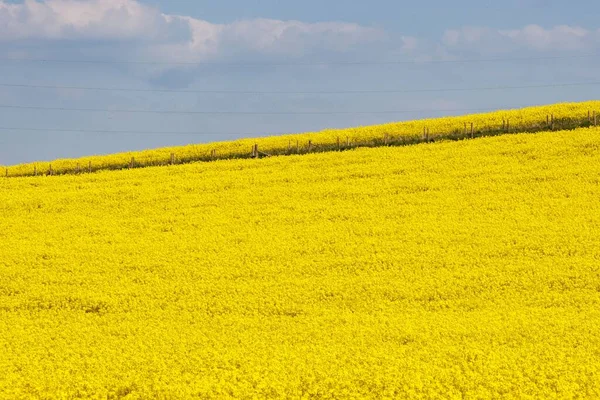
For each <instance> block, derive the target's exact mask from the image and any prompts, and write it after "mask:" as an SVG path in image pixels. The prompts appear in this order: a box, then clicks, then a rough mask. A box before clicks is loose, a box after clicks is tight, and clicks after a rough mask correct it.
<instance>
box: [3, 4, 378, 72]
mask: <svg viewBox="0 0 600 400" xmlns="http://www.w3.org/2000/svg"><path fill="white" fill-rule="evenodd" d="M384 38H385V34H384V32H383V31H381V30H379V29H375V28H369V27H364V26H361V25H359V24H354V23H345V22H322V23H305V22H300V21H281V20H273V19H252V20H241V21H236V22H232V23H229V24H214V23H211V22H208V21H204V20H201V19H196V18H192V17H189V16H180V15H168V14H164V13H161V12H160V11H159V10H157V9H156V8H153V7H149V6H147V5H144V4H142V3H140V2H138V1H136V0H87V1H84V0H46V1H42V0H26V1H25V2H24V3H21V4H12V3H6V2H5V1H1V0H0V43H1V42H5V43H6V42H15V41H24V40H28V41H32V40H33V41H36V40H37V41H55V42H56V41H88V42H89V41H101V42H106V41H113V42H121V43H123V42H126V43H127V42H129V43H135V45H136V46H137V48H138V50H139V48H144V51H145V52H147V53H149V54H148V55H150V56H153V57H161V58H165V57H168V58H169V59H171V60H173V61H182V62H184V61H190V62H193V61H201V60H206V59H211V58H215V57H218V56H223V55H227V54H231V53H233V52H242V53H258V54H268V55H302V54H304V53H307V52H314V51H330V52H345V51H349V50H352V49H353V48H355V47H357V46H362V45H366V44H369V43H373V42H378V41H381V40H383V39H384Z"/></svg>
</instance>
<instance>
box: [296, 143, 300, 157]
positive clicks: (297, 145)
mask: <svg viewBox="0 0 600 400" xmlns="http://www.w3.org/2000/svg"><path fill="white" fill-rule="evenodd" d="M296 154H300V141H299V140H296Z"/></svg>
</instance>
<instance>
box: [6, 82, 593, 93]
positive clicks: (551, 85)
mask: <svg viewBox="0 0 600 400" xmlns="http://www.w3.org/2000/svg"><path fill="white" fill-rule="evenodd" d="M597 85H600V82H572V83H548V84H539V85H521V86H483V87H471V88H433V89H389V90H385V89H383V90H376V89H373V90H331V91H328V90H325V91H268V90H210V89H208V90H177V89H135V88H120V87H96V86H61V85H33V84H25V83H23V84H21V83H0V87H11V88H29V89H59V90H82V91H102V92H138V93H192V94H249V95H253V94H274V95H277V94H279V95H296V94H304V95H325V94H386V93H390V94H392V93H431V92H475V91H493V90H514V89H542V88H563V87H575V86H597Z"/></svg>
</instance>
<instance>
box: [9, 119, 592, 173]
mask: <svg viewBox="0 0 600 400" xmlns="http://www.w3.org/2000/svg"><path fill="white" fill-rule="evenodd" d="M593 126H598V113H597V112H596V111H588V112H587V115H586V116H585V117H583V118H572V117H568V118H555V117H554V114H548V115H546V119H545V120H543V121H540V122H538V123H531V124H527V125H520V126H513V125H511V121H510V119H509V118H506V119H503V120H502V124H501V125H497V126H490V125H484V126H477V125H475V123H474V122H464V127H463V128H462V129H453V130H451V131H448V132H435V131H433V132H432V131H431V130H430V127H429V126H427V124H426V122H425V123H424V125H423V130H422V133H420V134H418V133H417V134H414V135H407V134H397V135H394V132H393V131H392V130H390V132H384V133H383V134H382V135H381V137H379V138H372V137H371V138H368V139H366V140H365V139H362V138H360V137H350V136H346V137H345V138H344V137H341V136H337V137H336V138H335V140H333V141H328V142H323V143H317V142H315V141H314V139H308V140H307V141H306V142H305V143H304V144H303V143H301V142H300V140H298V139H297V140H296V143H295V145H293V143H292V140H291V139H290V140H289V141H288V144H287V146H285V147H280V148H268V149H266V151H263V149H262V147H260V146H259V144H258V143H255V144H253V145H252V146H251V148H249V149H248V151H247V152H230V153H226V152H219V153H218V152H217V149H214V148H213V149H211V151H210V154H209V155H197V156H190V155H186V156H184V157H177V155H176V154H175V153H173V152H172V153H170V155H169V157H168V158H167V159H166V160H164V159H160V160H152V159H150V160H149V159H146V160H143V161H140V160H139V159H138V160H136V158H135V157H133V156H132V157H131V158H130V160H129V162H127V163H125V164H123V163H115V164H108V165H107V164H99V165H94V164H93V162H92V161H88V165H87V168H81V164H80V162H77V163H76V165H75V166H74V167H72V168H61V169H60V170H59V169H57V168H53V167H52V163H48V164H47V165H48V167H47V168H44V169H43V168H38V165H37V164H30V165H31V170H30V171H29V172H27V171H18V172H16V173H13V174H11V172H10V170H11V168H10V167H7V168H6V171H5V177H6V178H9V177H23V176H38V175H49V176H52V175H67V174H82V173H92V172H96V171H100V170H120V169H133V168H143V167H150V166H166V165H176V164H186V163H191V162H208V161H216V160H226V159H240V158H242V159H243V158H262V157H270V156H283V155H294V154H307V153H318V152H329V151H343V150H349V149H353V148H356V147H381V146H406V145H413V144H418V143H428V142H433V141H436V140H461V139H474V138H478V137H484V136H497V135H502V134H507V133H535V132H542V131H549V130H572V129H577V128H585V127H593ZM22 167H23V166H17V167H13V168H15V169H16V168H19V169H22Z"/></svg>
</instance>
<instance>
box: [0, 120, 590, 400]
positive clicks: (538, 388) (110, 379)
mask: <svg viewBox="0 0 600 400" xmlns="http://www.w3.org/2000/svg"><path fill="white" fill-rule="evenodd" d="M599 177H600V129H593V128H589V129H588V128H586V129H579V130H575V131H565V132H548V133H539V134H535V135H506V136H498V137H494V138H483V139H479V140H468V141H457V142H444V143H434V144H420V145H416V146H410V147H389V148H388V147H384V148H363V149H357V150H353V151H347V152H341V153H337V152H335V153H333V152H332V153H322V154H311V155H305V156H290V157H273V158H267V159H261V160H229V161H217V162H213V163H196V164H188V165H177V166H169V167H154V168H144V169H134V170H131V171H115V172H107V171H104V172H99V173H97V174H86V175H79V176H54V177H47V176H43V177H37V178H34V177H29V178H14V179H0V213H1V215H2V218H0V243H1V244H0V271H1V275H0V349H2V350H1V351H0V369H1V370H2V371H3V373H2V374H0V397H3V398H25V397H27V396H34V397H46V398H57V397H71V398H72V397H77V396H79V397H82V398H88V397H92V396H98V397H102V398H105V397H109V398H117V397H123V396H125V395H128V394H129V395H130V396H131V398H184V397H189V396H201V397H204V398H222V397H227V396H233V397H236V398H251V397H252V396H257V397H258V398H264V397H300V396H302V395H304V396H306V397H311V398H334V397H335V398H343V397H346V396H348V395H349V394H350V393H353V394H356V396H357V397H367V396H369V397H379V398H382V397H387V398H402V397H410V398H449V397H453V398H462V397H469V398H524V397H531V398H555V397H557V398H571V397H577V396H579V397H582V398H586V397H587V398H597V397H600V361H598V360H600V358H599V357H598V356H599V354H598V349H600V331H599V330H598V326H600V311H599V310H600V274H599V268H600V259H599V256H598V249H600V202H599V201H598V199H599V198H600V178H599Z"/></svg>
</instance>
